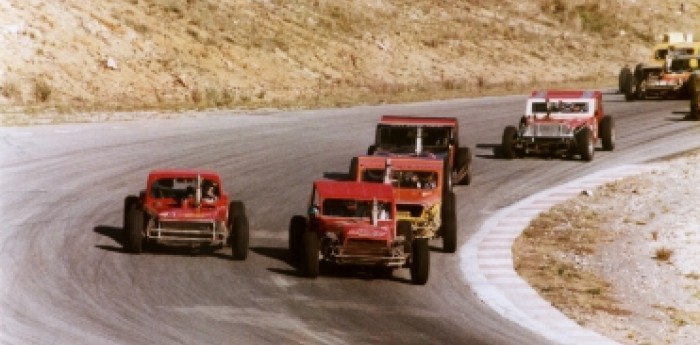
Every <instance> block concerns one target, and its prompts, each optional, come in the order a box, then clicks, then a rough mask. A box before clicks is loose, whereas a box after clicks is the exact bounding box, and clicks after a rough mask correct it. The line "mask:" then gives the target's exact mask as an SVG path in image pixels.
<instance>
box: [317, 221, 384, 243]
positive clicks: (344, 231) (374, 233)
mask: <svg viewBox="0 0 700 345" xmlns="http://www.w3.org/2000/svg"><path fill="white" fill-rule="evenodd" d="M393 225H394V222H393V221H379V224H378V225H376V226H374V225H372V224H371V223H369V222H366V221H361V220H354V219H339V220H333V221H330V222H329V223H328V227H327V229H328V230H330V231H332V232H335V233H337V234H338V235H341V236H342V237H343V238H345V239H348V238H353V239H363V240H377V241H380V240H381V241H391V240H392V239H393V238H394V232H393Z"/></svg>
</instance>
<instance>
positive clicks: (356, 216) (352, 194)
mask: <svg viewBox="0 0 700 345" xmlns="http://www.w3.org/2000/svg"><path fill="white" fill-rule="evenodd" d="M412 237H413V236H412V234H411V223H410V222H407V221H397V219H396V203H395V201H394V192H393V189H392V187H391V186H390V185H386V184H379V183H366V182H349V181H329V180H317V181H315V182H314V183H313V190H312V192H311V199H310V201H309V207H308V215H307V216H301V215H297V216H294V217H292V219H291V221H290V224H289V252H290V258H291V259H292V261H293V262H294V263H298V264H299V268H300V270H301V272H302V274H304V275H305V276H307V277H313V278H315V277H317V276H318V275H319V264H320V262H326V263H329V264H333V265H352V266H365V267H368V266H369V267H374V268H379V269H383V270H385V272H387V273H390V272H392V271H393V270H394V269H396V268H401V267H408V268H410V272H411V282H412V283H413V284H418V285H423V284H425V283H426V282H427V281H428V273H429V269H430V250H429V248H428V239H427V238H414V239H413V240H410V239H411V238H412Z"/></svg>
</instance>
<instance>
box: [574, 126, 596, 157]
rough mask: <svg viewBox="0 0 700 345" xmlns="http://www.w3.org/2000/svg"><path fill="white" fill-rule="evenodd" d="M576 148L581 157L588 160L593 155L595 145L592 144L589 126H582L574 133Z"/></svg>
mask: <svg viewBox="0 0 700 345" xmlns="http://www.w3.org/2000/svg"><path fill="white" fill-rule="evenodd" d="M576 150H577V151H578V154H579V156H581V159H582V160H584V161H586V162H590V161H592V160H593V156H594V155H595V147H594V146H593V133H592V132H591V129H590V127H583V128H581V130H579V131H578V133H576Z"/></svg>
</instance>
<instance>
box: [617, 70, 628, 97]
mask: <svg viewBox="0 0 700 345" xmlns="http://www.w3.org/2000/svg"><path fill="white" fill-rule="evenodd" d="M631 75H632V71H631V70H630V68H629V67H627V66H625V67H623V68H622V69H621V70H620V74H619V75H618V79H617V86H618V90H619V91H620V93H622V94H626V92H625V91H626V90H625V87H626V86H627V79H628V78H629V76H631Z"/></svg>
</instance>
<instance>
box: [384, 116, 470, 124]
mask: <svg viewBox="0 0 700 345" xmlns="http://www.w3.org/2000/svg"><path fill="white" fill-rule="evenodd" d="M379 123H380V124H385V125H389V124H391V125H428V126H430V125H433V126H452V127H456V126H457V118H456V117H429V116H401V115H384V116H382V118H381V120H380V122H379Z"/></svg>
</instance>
